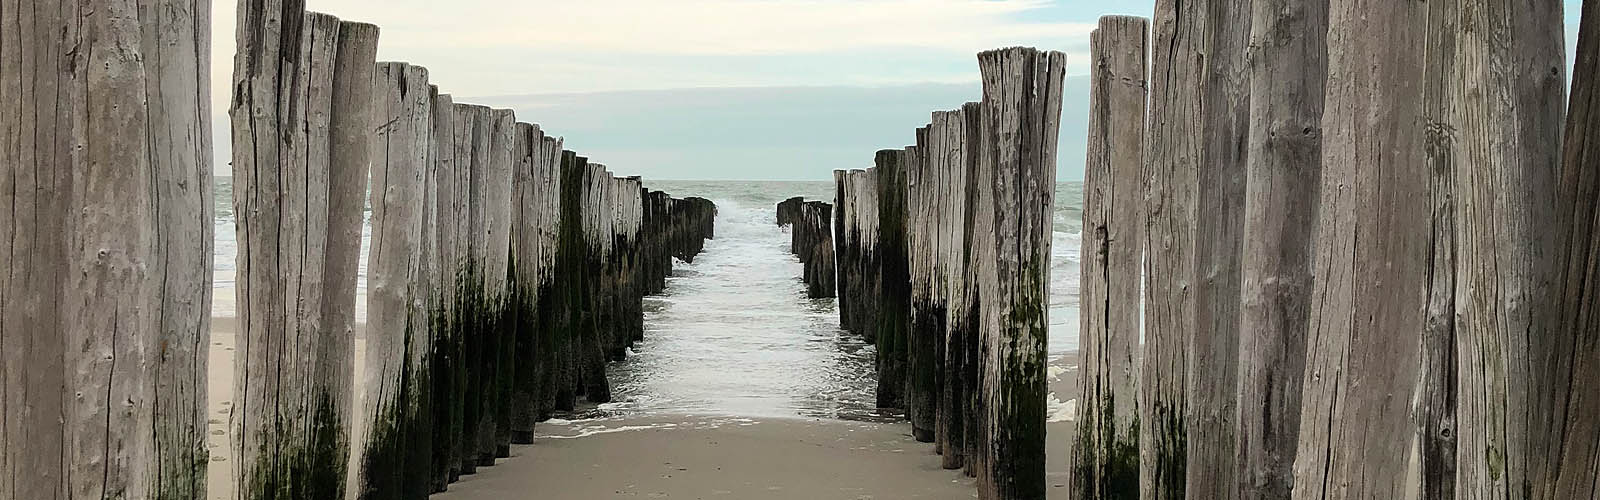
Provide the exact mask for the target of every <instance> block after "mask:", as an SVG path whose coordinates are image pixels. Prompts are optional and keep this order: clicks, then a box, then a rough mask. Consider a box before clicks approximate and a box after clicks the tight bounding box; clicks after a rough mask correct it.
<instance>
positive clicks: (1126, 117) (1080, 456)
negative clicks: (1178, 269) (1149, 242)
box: [1070, 16, 1149, 499]
mask: <svg viewBox="0 0 1600 500" xmlns="http://www.w3.org/2000/svg"><path fill="white" fill-rule="evenodd" d="M1148 32H1149V22H1148V21H1146V20H1145V19H1144V18H1139V17H1130V16H1106V17H1102V18H1100V27H1099V29H1097V30H1095V31H1094V32H1093V33H1092V34H1091V35H1090V37H1089V47H1090V49H1089V51H1090V57H1091V58H1092V59H1091V60H1092V62H1093V65H1094V66H1093V67H1092V68H1090V72H1091V77H1090V91H1089V142H1088V144H1089V146H1088V159H1087V160H1088V161H1087V162H1086V168H1085V171H1084V184H1083V228H1084V230H1083V246H1082V249H1081V250H1080V252H1079V255H1081V256H1083V257H1082V259H1081V262H1082V264H1081V266H1082V267H1081V268H1080V272H1081V278H1080V279H1079V284H1080V287H1081V288H1080V289H1081V290H1082V291H1081V294H1082V295H1081V300H1080V301H1079V303H1080V304H1083V311H1082V314H1081V315H1080V316H1079V317H1080V321H1081V322H1082V330H1081V332H1082V333H1081V334H1080V337H1079V338H1080V345H1081V346H1082V356H1081V358H1080V360H1081V361H1080V363H1081V364H1080V365H1079V366H1082V367H1083V369H1082V370H1081V371H1080V374H1079V376H1078V382H1079V389H1080V391H1081V392H1080V396H1079V399H1078V401H1079V403H1078V408H1079V411H1078V421H1077V434H1076V436H1075V437H1074V442H1073V451H1072V471H1071V472H1072V475H1071V478H1070V479H1071V482H1072V484H1071V488H1072V491H1071V493H1072V497H1073V498H1076V499H1101V498H1106V499H1120V498H1127V499H1137V498H1138V497H1139V405H1138V401H1139V399H1138V394H1139V393H1138V387H1139V386H1138V379H1137V378H1136V377H1137V375H1138V372H1137V371H1136V370H1135V365H1134V363H1135V360H1137V359H1138V357H1139V353H1138V349H1139V305H1140V300H1139V299H1140V297H1139V293H1140V284H1141V283H1143V270H1142V269H1140V266H1141V265H1143V262H1144V252H1143V242H1144V237H1143V235H1144V222H1145V221H1144V210H1143V204H1144V183H1143V180H1144V179H1143V175H1142V172H1143V170H1144V116H1145V95H1146V94H1145V81H1146V75H1145V63H1146V60H1147V56H1146V53H1147V52H1146V45H1145V42H1146V35H1147V34H1148Z"/></svg>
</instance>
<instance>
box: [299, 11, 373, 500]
mask: <svg viewBox="0 0 1600 500" xmlns="http://www.w3.org/2000/svg"><path fill="white" fill-rule="evenodd" d="M337 43H338V49H337V50H338V53H337V55H336V62H335V64H334V67H333V71H334V75H333V104H332V108H331V117H330V120H329V122H330V123H329V127H328V133H329V136H330V149H331V152H330V158H331V161H332V164H331V167H330V169H329V175H328V228H327V233H328V236H327V247H326V248H327V255H328V258H327V259H326V261H325V264H324V265H325V266H326V267H325V269H324V271H323V273H324V274H323V279H324V280H326V281H325V285H324V286H325V288H326V289H327V290H329V291H330V292H329V293H328V294H327V295H326V300H325V301H324V302H323V307H322V313H321V314H322V322H323V328H325V329H326V330H327V331H328V334H327V335H324V336H323V337H322V338H321V339H319V341H320V342H322V343H323V347H321V348H320V350H321V351H322V352H325V353H327V358H326V359H324V360H322V361H321V363H320V366H319V367H318V370H319V371H320V372H321V373H319V374H317V375H315V376H316V377H317V378H319V379H322V380H327V381H329V382H328V384H329V386H330V387H333V388H336V389H337V391H330V393H329V394H330V397H331V399H332V400H333V401H332V403H333V404H332V405H331V407H332V408H333V412H332V414H330V415H328V417H329V419H330V420H334V421H333V422H330V423H329V424H326V425H328V426H330V427H329V428H330V429H331V432H334V433H336V435H335V436H334V437H333V439H335V440H336V441H337V442H339V443H340V444H339V445H338V448H339V449H341V450H348V449H350V444H351V443H356V444H357V445H358V446H359V444H360V443H361V441H359V440H352V439H351V438H352V436H350V434H353V433H354V432H357V431H358V429H359V426H356V425H354V424H355V423H356V422H361V421H362V413H358V412H357V411H356V409H357V408H359V406H356V405H358V404H359V403H360V402H359V401H356V400H355V399H354V398H355V397H356V391H354V390H353V388H354V387H355V384H356V383H357V381H356V380H355V373H354V368H355V365H354V363H353V362H352V361H353V359H354V355H355V350H354V343H355V338H356V315H355V307H356V294H355V290H356V286H357V278H358V276H359V274H360V255H361V226H362V222H363V221H364V220H365V219H366V207H367V196H366V195H367V176H368V171H369V167H370V165H369V164H370V158H371V144H370V143H371V135H372V128H373V119H372V108H371V106H372V104H373V93H374V86H373V75H374V71H375V68H376V65H375V64H374V63H373V61H374V60H375V59H376V58H377V55H378V27H377V26H374V25H371V24H364V23H352V22H341V23H339V38H338V42H337ZM351 256H355V258H351ZM363 424H370V422H363ZM357 449H359V448H357ZM352 456H355V455H352ZM341 472H342V471H341ZM347 487H348V485H347Z"/></svg>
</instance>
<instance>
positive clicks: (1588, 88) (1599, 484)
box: [1534, 0, 1600, 499]
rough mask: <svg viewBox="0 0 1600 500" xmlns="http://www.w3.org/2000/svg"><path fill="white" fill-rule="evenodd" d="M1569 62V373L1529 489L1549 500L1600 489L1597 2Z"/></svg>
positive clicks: (1565, 341) (1564, 346) (1560, 362)
mask: <svg viewBox="0 0 1600 500" xmlns="http://www.w3.org/2000/svg"><path fill="white" fill-rule="evenodd" d="M1582 16H1583V17H1582V21H1581V23H1580V25H1579V28H1578V51H1577V61H1576V64H1575V65H1574V66H1573V70H1572V74H1573V77H1574V78H1573V79H1572V99H1571V102H1570V104H1568V107H1567V123H1566V133H1565V135H1564V136H1563V144H1562V146H1563V150H1562V165H1561V183H1560V184H1559V189H1558V191H1557V195H1558V198H1557V200H1558V202H1559V203H1560V212H1559V214H1558V215H1559V216H1560V217H1561V219H1558V220H1559V221H1560V223H1561V224H1562V225H1563V226H1565V228H1564V229H1563V230H1564V231H1567V230H1570V233H1568V237H1567V238H1566V240H1565V241H1564V244H1565V245H1566V247H1565V248H1562V249H1561V250H1562V251H1564V252H1565V253H1564V254H1562V255H1563V257H1564V261H1563V262H1562V264H1564V265H1565V269H1563V271H1565V273H1566V274H1565V277H1564V279H1563V280H1562V281H1561V290H1560V291H1561V295H1560V296H1559V297H1558V300H1560V301H1561V305H1562V309H1561V316H1560V320H1561V324H1560V325H1559V328H1557V329H1556V330H1555V333H1554V335H1553V338H1552V343H1553V344H1556V345H1555V346H1553V349H1552V350H1553V351H1554V352H1555V353H1556V354H1555V356H1554V359H1552V360H1551V364H1552V365H1553V366H1551V369H1552V372H1554V373H1556V374H1560V373H1570V374H1571V378H1570V379H1569V380H1566V381H1558V383H1557V384H1554V385H1552V386H1550V387H1544V388H1539V390H1541V391H1548V394H1549V398H1550V400H1551V401H1552V402H1553V403H1554V405H1555V406H1554V407H1555V408H1558V409H1561V410H1564V411H1561V412H1560V413H1553V414H1556V415H1560V414H1565V415H1566V418H1565V419H1563V420H1558V421H1556V422H1555V423H1554V425H1553V426H1552V428H1551V429H1550V430H1549V432H1548V433H1547V434H1546V436H1544V438H1545V439H1548V440H1549V442H1550V443H1553V444H1556V445H1557V446H1556V447H1557V448H1558V449H1559V450H1560V451H1559V453H1560V455H1559V458H1560V460H1559V461H1557V462H1555V463H1554V464H1553V465H1554V467H1553V468H1552V469H1551V470H1550V471H1549V472H1547V473H1546V474H1545V475H1544V476H1543V477H1536V478H1534V481H1535V488H1537V490H1538V491H1541V492H1551V495H1550V498H1590V499H1593V498H1595V497H1596V493H1595V492H1597V491H1600V425H1597V423H1600V314H1597V312H1600V294H1597V293H1595V290H1594V287H1595V286H1596V284H1597V283H1600V266H1597V265H1596V262H1597V260H1596V253H1597V252H1600V226H1597V223H1600V168H1596V166H1597V165H1600V81H1597V80H1596V79H1595V78H1593V75H1595V74H1597V73H1600V2H1596V1H1592V0H1591V1H1585V2H1584V3H1583V14H1582Z"/></svg>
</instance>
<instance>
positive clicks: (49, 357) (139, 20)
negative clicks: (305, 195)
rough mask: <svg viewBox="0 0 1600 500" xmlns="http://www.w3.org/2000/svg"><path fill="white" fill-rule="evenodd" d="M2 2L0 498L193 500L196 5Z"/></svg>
mask: <svg viewBox="0 0 1600 500" xmlns="http://www.w3.org/2000/svg"><path fill="white" fill-rule="evenodd" d="M0 11H4V12H5V17H6V19H7V20H6V24H5V26H6V27H5V29H3V30H0V46H3V47H5V50H4V51H0V110H3V112H4V113H5V116H6V117H7V118H6V119H5V120H3V123H0V186H4V190H3V191H0V193H3V194H0V200H3V206H5V207H7V210H8V211H7V212H6V218H7V220H8V221H10V222H9V223H8V224H7V229H6V230H5V231H0V243H3V244H4V245H5V248H6V249H7V252H8V253H7V258H6V259H3V262H0V307H3V308H4V309H3V310H4V312H5V314H4V315H3V317H0V415H5V418H4V419H3V420H0V469H3V470H5V471H7V473H6V474H5V475H4V476H5V477H0V491H4V492H5V493H3V494H0V496H5V497H6V498H17V499H22V498H29V499H42V500H55V499H64V498H85V497H102V496H104V497H128V498H202V497H204V496H205V495H206V491H205V484H206V483H205V476H206V472H205V471H206V463H207V456H206V450H205V436H204V433H205V429H206V427H205V419H206V418H207V417H206V415H205V413H207V411H206V408H205V396H204V391H205V376H206V375H205V374H206V358H205V353H206V351H207V347H206V346H208V345H209V344H210V342H209V339H210V308H211V279H210V276H211V249H212V247H211V240H212V237H211V227H212V226H211V218H212V212H213V208H212V207H213V205H212V201H211V156H210V155H211V144H210V137H211V135H210V134H211V125H210V118H211V115H210V104H209V103H210V100H209V97H208V94H209V89H208V88H207V86H206V81H207V79H208V78H209V77H208V75H207V72H206V70H205V68H206V67H207V64H208V60H207V58H208V55H207V54H208V52H207V51H208V47H209V46H210V9H209V7H208V4H204V3H196V2H191V1H160V2H152V3H151V4H150V5H135V4H131V3H113V2H84V3H82V4H81V5H79V4H74V5H57V4H50V5H48V6H43V5H41V6H38V7H37V8H35V7H33V6H31V5H30V6H24V4H22V3H21V2H10V1H7V2H0ZM154 25H159V26H162V27H163V28H164V29H163V30H155V29H150V26H154ZM69 151H71V152H72V154H68V152H69ZM74 395H77V397H75V396H74Z"/></svg>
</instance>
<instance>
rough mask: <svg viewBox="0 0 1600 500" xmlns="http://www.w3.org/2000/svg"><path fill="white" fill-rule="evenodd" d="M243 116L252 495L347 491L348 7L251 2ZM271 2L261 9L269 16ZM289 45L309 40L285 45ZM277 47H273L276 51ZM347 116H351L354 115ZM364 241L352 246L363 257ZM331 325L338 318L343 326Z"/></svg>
mask: <svg viewBox="0 0 1600 500" xmlns="http://www.w3.org/2000/svg"><path fill="white" fill-rule="evenodd" d="M240 12H241V17H240V33H242V34H244V35H243V36H240V38H239V40H240V42H239V43H240V45H239V50H238V53H239V54H240V56H239V57H237V58H236V59H235V67H234V85H233V88H235V89H239V91H238V92H236V93H235V95H234V101H233V107H232V110H231V115H232V117H233V144H234V148H233V172H234V214H235V216H236V218H237V226H238V232H239V236H238V245H239V257H238V259H237V262H238V276H237V283H238V294H239V299H238V307H239V331H238V335H239V341H238V348H237V349H238V350H237V352H236V354H235V358H234V387H235V390H234V396H233V409H234V410H233V412H232V413H231V414H230V416H229V419H230V422H229V426H230V428H231V431H232V434H233V444H234V449H233V450H232V454H233V462H234V471H235V484H236V488H237V494H236V496H237V497H238V498H241V499H256V498H278V497H285V496H305V497H315V498H336V497H340V496H342V495H344V494H345V484H346V471H347V468H346V462H347V460H348V455H349V451H348V448H347V447H346V446H345V443H344V440H343V439H341V438H340V437H339V434H340V433H339V432H338V431H337V430H334V429H332V428H331V427H332V425H333V424H334V423H335V422H336V421H335V420H334V419H332V418H331V417H327V416H330V415H333V414H335V412H336V411H337V410H335V404H336V403H335V401H334V397H333V395H334V394H344V393H346V392H345V391H347V390H348V389H347V388H346V387H334V386H333V385H332V384H335V383H339V382H341V381H340V380H329V379H323V378H318V375H320V374H325V373H329V372H331V371H332V369H331V368H326V369H325V368H322V367H323V366H324V365H332V364H334V363H347V362H348V361H344V360H342V359H334V358H333V356H335V353H329V352H325V351H324V350H323V349H325V348H327V347H329V343H325V342H323V341H322V338H323V337H324V336H326V335H330V334H337V333H330V332H331V331H333V330H335V329H336V328H339V327H340V326H342V325H343V324H345V321H344V320H341V319H339V318H324V317H323V314H322V313H323V303H324V301H325V300H327V299H329V298H330V297H332V295H333V294H337V293H342V291H331V290H329V289H328V288H327V287H328V282H327V281H326V276H325V275H324V272H325V270H326V269H327V268H328V267H330V266H329V264H328V263H327V262H326V260H325V259H327V258H332V257H334V256H330V255H328V253H327V251H328V246H327V245H328V237H329V234H328V229H329V226H328V224H329V221H330V212H329V209H330V205H329V202H330V198H329V191H328V186H329V179H330V173H331V172H330V170H331V167H330V164H331V151H330V149H331V144H330V143H331V138H330V135H329V132H330V124H329V121H330V117H331V116H332V114H331V108H332V103H333V98H332V95H333V82H334V69H335V68H334V67H335V65H336V55H337V43H336V42H337V40H338V34H339V20H338V19H337V18H334V17H333V16H328V15H324V14H315V13H304V12H302V11H301V10H300V9H299V7H298V6H296V5H259V4H247V5H246V6H245V7H244V8H241V9H240ZM257 16H260V17H257ZM283 50H295V51H296V52H294V53H288V54H284V53H282V52H281V51H283ZM267 59H271V61H270V62H269V61H267ZM345 118H351V117H350V116H346V117H345ZM358 257H359V256H358V255H357V254H356V252H347V254H346V255H343V256H338V258H350V259H355V258H358ZM330 326H331V327H330Z"/></svg>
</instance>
